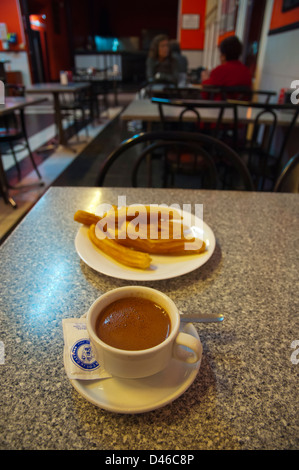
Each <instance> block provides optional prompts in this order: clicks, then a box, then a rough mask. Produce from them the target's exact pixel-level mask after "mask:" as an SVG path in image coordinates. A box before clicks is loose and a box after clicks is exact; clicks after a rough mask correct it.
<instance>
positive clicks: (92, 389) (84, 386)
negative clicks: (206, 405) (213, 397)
mask: <svg viewBox="0 0 299 470" xmlns="http://www.w3.org/2000/svg"><path fill="white" fill-rule="evenodd" d="M181 330H183V331H185V332H187V333H189V334H191V335H193V336H195V337H197V338H198V334H197V331H196V329H195V327H194V326H193V325H192V324H191V323H187V324H184V325H182V326H181ZM201 357H202V348H201ZM201 357H200V359H199V361H197V362H196V363H195V364H188V363H186V362H182V361H179V360H176V359H172V360H171V361H170V363H169V366H168V367H167V368H166V369H165V370H163V371H162V372H159V373H158V374H155V375H152V376H151V377H145V378H142V379H121V378H117V377H111V378H107V379H99V380H74V379H72V380H70V382H71V384H72V385H73V387H74V388H75V389H76V390H77V392H79V393H80V395H82V396H83V397H84V398H86V400H88V401H90V402H91V403H93V404H94V405H96V406H99V407H100V408H103V409H105V410H107V411H112V412H115V413H126V414H136V413H144V412H146V411H151V410H155V409H157V408H161V407H162V406H165V405H167V404H168V403H171V402H172V401H173V400H175V399H176V398H178V397H179V396H180V395H182V394H183V393H184V392H185V391H186V390H187V388H189V387H190V385H191V384H192V383H193V381H194V380H195V378H196V375H197V373H198V371H199V368H200V364H201Z"/></svg>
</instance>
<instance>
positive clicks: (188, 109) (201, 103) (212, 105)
mask: <svg viewBox="0 0 299 470" xmlns="http://www.w3.org/2000/svg"><path fill="white" fill-rule="evenodd" d="M151 102H152V103H154V104H157V105H158V109H159V115H160V122H161V127H162V129H163V130H168V129H167V126H168V125H169V123H168V122H167V119H166V116H165V112H164V109H165V106H172V107H179V108H182V110H181V112H180V113H179V115H178V119H177V124H178V126H177V128H176V127H175V126H173V123H172V124H171V129H173V130H179V131H184V130H187V131H190V130H194V131H196V132H199V131H200V132H204V133H208V134H209V135H212V136H214V137H216V138H221V140H223V141H226V143H229V145H230V146H231V147H233V148H235V147H236V144H237V138H238V127H237V126H238V121H237V113H236V107H235V104H234V103H228V102H226V101H214V100H195V99H183V100H180V99H166V98H158V97H153V98H152V99H151ZM206 109H215V110H216V111H218V116H217V119H216V120H215V121H214V122H210V120H207V119H204V118H202V115H201V114H202V113H203V110H206ZM225 110H229V112H230V113H231V123H229V124H225V123H224V122H223V115H224V113H225ZM187 113H189V119H188V122H186V121H187V120H186V119H185V118H186V116H187ZM190 113H192V114H193V115H194V117H193V118H191V122H190ZM228 135H229V138H228Z"/></svg>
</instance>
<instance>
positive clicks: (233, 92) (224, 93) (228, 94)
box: [219, 86, 277, 104]
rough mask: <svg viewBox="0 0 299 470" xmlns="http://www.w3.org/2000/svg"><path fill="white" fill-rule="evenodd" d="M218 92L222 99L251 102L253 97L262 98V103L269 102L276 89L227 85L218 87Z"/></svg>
mask: <svg viewBox="0 0 299 470" xmlns="http://www.w3.org/2000/svg"><path fill="white" fill-rule="evenodd" d="M219 94H220V96H221V99H222V100H231V99H232V100H236V101H246V102H252V101H254V100H255V98H263V99H264V100H265V101H264V103H266V104H267V103H269V102H270V99H271V98H274V97H275V96H276V95H277V93H276V91H270V90H254V89H251V88H249V87H246V86H229V87H224V86H221V87H219Z"/></svg>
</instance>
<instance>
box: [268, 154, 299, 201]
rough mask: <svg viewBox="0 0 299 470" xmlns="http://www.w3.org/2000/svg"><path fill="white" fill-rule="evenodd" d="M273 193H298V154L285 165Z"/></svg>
mask: <svg viewBox="0 0 299 470" xmlns="http://www.w3.org/2000/svg"><path fill="white" fill-rule="evenodd" d="M273 191H274V192H286V193H289V192H290V193H299V153H297V154H296V155H294V156H293V157H292V158H290V159H289V161H288V162H287V163H286V164H285V166H284V168H283V170H282V172H281V174H280V175H279V177H278V179H277V181H276V183H275V185H274V189H273Z"/></svg>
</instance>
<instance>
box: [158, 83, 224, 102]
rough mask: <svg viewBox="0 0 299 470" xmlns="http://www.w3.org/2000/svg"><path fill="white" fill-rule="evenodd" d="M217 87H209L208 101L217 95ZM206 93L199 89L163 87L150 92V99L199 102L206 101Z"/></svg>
mask: <svg viewBox="0 0 299 470" xmlns="http://www.w3.org/2000/svg"><path fill="white" fill-rule="evenodd" d="M219 91H220V90H219V88H218V87H209V89H208V93H209V99H211V100H212V99H213V98H214V95H215V94H216V93H219ZM206 94H207V91H206V90H205V89H203V88H200V87H195V86H194V87H185V88H184V87H172V88H170V87H167V86H165V87H163V89H162V90H155V89H152V90H151V96H150V98H167V99H174V100H176V99H177V100H192V99H193V100H201V99H206Z"/></svg>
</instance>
